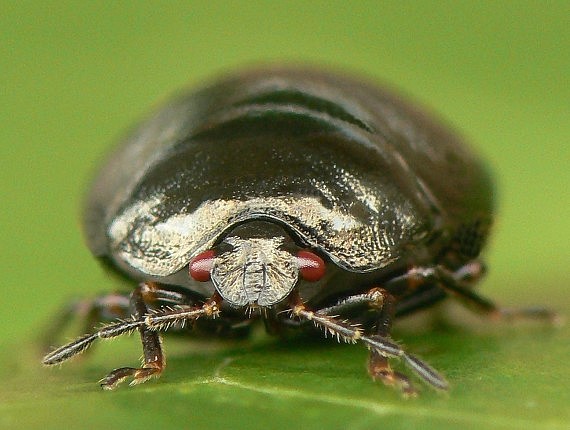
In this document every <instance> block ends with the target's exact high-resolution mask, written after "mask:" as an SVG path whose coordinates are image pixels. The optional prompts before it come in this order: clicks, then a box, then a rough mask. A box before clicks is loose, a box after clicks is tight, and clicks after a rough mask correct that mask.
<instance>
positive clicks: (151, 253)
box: [43, 69, 551, 394]
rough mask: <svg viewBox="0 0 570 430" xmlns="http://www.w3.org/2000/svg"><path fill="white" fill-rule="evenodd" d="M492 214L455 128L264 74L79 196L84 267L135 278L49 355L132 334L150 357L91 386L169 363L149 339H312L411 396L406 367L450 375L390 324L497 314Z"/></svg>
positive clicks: (145, 128) (213, 92) (318, 82)
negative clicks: (241, 335)
mask: <svg viewBox="0 0 570 430" xmlns="http://www.w3.org/2000/svg"><path fill="white" fill-rule="evenodd" d="M492 217H493V186H492V181H491V179H490V176H489V174H488V172H487V170H486V168H485V167H484V165H483V164H482V163H481V161H480V160H479V158H478V157H477V156H475V155H474V154H473V153H472V152H471V151H470V150H469V149H468V148H467V147H466V146H465V144H464V143H463V142H462V139H460V138H459V137H458V136H457V135H456V134H455V133H454V132H452V131H450V130H449V129H448V128H447V127H444V126H442V125H441V124H440V123H439V122H437V121H436V120H434V119H433V118H432V117H431V116H429V115H428V114H427V113H425V112H424V111H423V110H421V109H419V108H418V107H417V106H416V105H413V104H410V103H409V102H407V101H405V100H403V99H402V98H401V97H400V96H398V95H395V94H393V93H391V92H390V91H388V90H385V89H382V88H377V87H375V86H374V85H370V84H369V83H367V82H362V81H359V80H353V79H351V78H347V77H344V76H342V75H336V74H329V73H324V72H319V71H314V70H313V71H311V70H296V69H260V70H254V71H248V72H245V73H241V74H237V75H234V76H229V77H226V78H224V79H221V80H220V81H217V82H215V83H214V84H213V85H211V86H207V87H205V88H203V89H201V90H198V91H196V92H193V93H191V94H189V95H187V94H185V95H182V96H180V97H177V98H175V100H174V101H172V102H171V103H170V104H168V105H167V106H166V107H164V108H163V109H161V110H159V111H158V112H157V113H155V114H154V115H152V116H151V117H150V118H149V119H148V120H147V121H145V122H143V123H142V124H141V125H140V126H139V127H138V128H136V129H135V131H134V132H133V133H132V134H131V135H130V137H129V138H128V139H126V141H125V142H124V143H123V144H122V145H120V146H119V148H118V149H117V150H116V151H115V152H114V153H112V154H111V156H110V157H109V159H108V161H107V163H106V164H105V165H104V166H103V168H102V169H101V171H100V173H99V175H98V176H97V178H96V180H95V181H94V184H93V186H92V188H91V191H90V193H89V195H88V199H87V204H86V208H85V215H84V221H85V222H84V225H85V231H86V236H87V241H88V244H89V247H90V249H91V251H92V252H93V254H94V255H96V256H97V257H99V258H100V259H101V260H102V261H104V262H105V263H106V264H107V265H108V266H110V267H112V268H113V269H115V270H117V271H119V272H120V273H122V274H123V275H125V276H127V277H129V278H131V279H133V280H138V281H140V282H141V283H140V284H139V286H138V287H137V288H136V289H135V290H134V291H133V292H132V293H131V294H130V296H128V295H122V294H113V295H109V296H105V297H101V298H97V299H95V300H92V301H89V302H82V303H81V304H79V305H76V306H72V307H70V308H69V311H68V312H66V313H64V314H63V316H62V321H66V320H68V319H69V318H70V317H71V316H72V315H74V314H77V313H83V314H86V315H89V318H88V320H89V321H90V323H93V322H95V321H96V320H104V319H108V318H109V317H117V320H116V321H115V322H111V323H109V324H107V325H105V326H103V327H102V328H100V329H99V330H97V331H95V332H93V333H89V334H86V335H84V336H82V337H80V338H78V339H77V340H75V341H73V342H71V343H69V344H67V345H65V346H63V347H61V348H58V349H56V350H54V351H52V352H51V353H49V354H48V355H47V356H46V357H45V358H44V361H43V362H44V364H46V365H53V364H57V363H60V362H62V361H65V360H67V359H68V358H70V357H72V356H74V355H76V354H78V353H80V352H82V351H83V350H85V349H86V348H87V347H88V346H89V345H91V343H92V342H93V341H94V340H96V339H99V338H112V337H116V336H119V335H122V334H124V333H129V332H132V331H134V330H138V331H139V332H140V335H141V339H142V344H143V351H144V362H143V365H142V367H140V368H130V367H125V368H119V369H116V370H114V371H112V372H111V373H110V374H109V375H108V376H107V377H106V378H104V379H103V381H102V386H103V388H108V389H112V388H115V387H116V386H117V384H118V383H120V382H121V381H122V380H124V379H125V378H129V377H130V378H132V382H133V383H140V382H143V381H145V380H147V379H148V378H150V377H153V376H158V375H159V374H160V373H161V372H162V370H163V368H164V363H165V362H164V357H163V354H162V351H161V344H160V339H159V332H161V331H166V330H168V329H169V328H171V327H173V328H177V327H178V328H179V327H183V326H200V325H202V326H203V327H209V328H210V329H212V330H218V331H224V332H226V333H230V334H231V332H232V330H237V327H240V330H242V329H243V327H244V325H247V324H249V323H251V322H253V321H255V320H260V319H262V320H264V321H265V325H266V327H267V328H268V330H269V331H270V332H272V333H280V332H281V331H282V330H283V329H284V328H286V327H297V326H298V327H305V326H310V327H313V326H316V327H318V328H320V329H321V330H322V331H323V332H324V333H325V334H331V335H332V336H333V337H336V338H338V339H340V340H343V341H346V342H352V343H363V344H364V345H366V346H367V347H368V348H369V349H370V351H371V355H370V360H369V366H368V368H369V372H370V374H371V375H372V377H373V378H375V379H380V380H382V381H383V382H384V383H386V384H388V385H395V386H397V387H399V388H400V389H401V390H402V391H403V392H404V393H405V394H415V392H416V390H415V388H414V386H413V384H412V382H411V380H410V379H409V378H408V377H407V376H405V375H404V374H402V373H400V372H397V371H395V370H393V369H392V368H391V367H390V364H389V359H391V358H399V359H401V360H402V361H403V362H404V363H405V364H406V365H407V366H408V367H409V368H410V369H411V370H412V371H413V372H414V373H415V374H416V375H417V376H419V377H420V378H421V379H423V380H424V381H425V382H427V383H428V384H429V385H431V386H433V387H435V388H438V389H442V390H445V389H446V388H447V386H448V384H447V382H446V381H445V379H444V378H443V377H442V376H441V375H440V374H439V373H438V372H436V371H435V370H434V369H432V368H431V367H430V366H429V365H428V364H426V363H425V362H424V361H422V360H421V359H419V358H417V357H416V356H414V355H411V354H409V353H407V352H406V351H405V350H403V349H402V348H401V347H400V346H399V345H398V344H397V343H396V342H394V341H393V340H391V338H390V331H391V326H392V321H393V319H394V318H395V317H396V316H399V315H405V314H409V313H411V312H413V311H415V310H418V309H422V308H425V307H427V306H429V305H432V304H434V303H436V302H438V301H440V300H441V299H443V298H445V297H446V296H449V295H452V296H456V297H459V298H460V299H463V300H464V301H465V302H467V303H469V304H471V305H473V306H474V307H475V308H476V309H478V310H479V311H481V312H482V313H484V314H488V315H493V316H497V317H504V316H515V315H519V314H521V315H531V316H532V315H535V316H541V317H549V316H551V314H550V313H549V312H548V311H545V310H540V309H538V310H532V309H529V310H521V311H511V312H508V311H505V310H502V309H499V308H498V307H496V306H495V305H494V304H493V303H492V302H490V301H488V300H486V299H484V298H482V297H480V296H479V295H477V294H476V293H474V292H473V285H474V284H475V283H476V282H477V281H478V279H479V278H480V276H481V274H482V271H483V270H482V264H481V263H480V260H479V254H480V251H481V249H482V247H483V245H484V242H485V240H486V238H487V236H488V232H489V228H490V226H491V222H492Z"/></svg>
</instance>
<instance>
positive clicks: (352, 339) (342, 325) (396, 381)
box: [290, 292, 448, 395]
mask: <svg viewBox="0 0 570 430" xmlns="http://www.w3.org/2000/svg"><path fill="white" fill-rule="evenodd" d="M290 305H291V314H292V316H293V317H297V318H300V319H301V320H303V321H307V322H308V321H310V322H313V323H314V324H315V325H316V326H317V327H319V328H321V329H322V330H323V331H324V332H325V335H326V334H330V335H332V337H336V338H337V339H338V340H339V341H340V340H342V341H344V342H347V343H357V342H362V343H364V344H365V345H366V346H367V347H368V348H369V349H370V350H371V351H372V352H373V353H375V354H377V356H378V358H377V359H373V361H372V362H371V364H370V366H371V367H372V368H373V372H374V373H376V374H377V376H378V377H380V378H381V379H382V380H383V381H384V382H385V383H387V384H389V385H397V386H399V387H400V388H401V389H402V391H403V392H404V393H405V394H409V395H413V394H414V393H415V390H414V388H413V387H412V386H411V383H410V382H409V380H408V378H407V377H406V376H404V375H401V374H399V373H397V372H394V371H392V370H391V369H390V367H389V366H388V364H387V360H388V358H400V359H402V360H403V361H404V363H405V364H406V365H407V366H408V367H409V368H410V369H411V370H412V371H413V372H415V373H416V375H418V376H419V377H420V378H421V379H423V380H424V381H425V382H426V383H428V384H430V385H431V386H433V387H434V388H437V389H440V390H446V389H447V388H448V384H447V381H446V380H445V378H443V376H441V375H440V374H439V373H438V372H437V371H436V370H435V369H433V368H432V367H431V366H429V365H428V364H427V363H425V362H424V361H422V360H420V359H419V358H418V357H415V356H414V355H411V354H409V353H407V352H406V351H404V350H403V349H402V348H401V347H400V346H399V345H398V344H397V343H395V342H394V341H392V340H391V339H389V338H388V337H387V336H382V335H380V334H375V335H372V336H368V335H366V334H364V332H363V330H362V329H361V328H360V327H358V326H356V325H354V324H351V323H350V322H349V321H346V320H342V319H340V318H339V317H336V316H331V315H326V314H324V313H320V312H314V311H312V310H310V309H308V308H307V307H306V306H305V304H304V303H303V302H302V300H301V299H300V297H299V295H298V293H297V292H293V293H292V295H291V296H290ZM387 312H388V313H390V312H392V310H388V311H387ZM379 321H380V323H381V324H384V328H381V329H380V331H381V332H384V331H385V330H386V329H389V328H390V321H391V319H388V320H384V321H383V322H382V318H381V319H380V320H379ZM382 357H383V358H384V359H385V362H382V360H383V359H382ZM381 374H383V376H381Z"/></svg>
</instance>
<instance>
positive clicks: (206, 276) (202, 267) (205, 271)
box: [189, 249, 216, 282]
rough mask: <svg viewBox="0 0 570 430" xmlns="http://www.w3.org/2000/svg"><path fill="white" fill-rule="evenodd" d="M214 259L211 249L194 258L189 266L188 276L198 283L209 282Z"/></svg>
mask: <svg viewBox="0 0 570 430" xmlns="http://www.w3.org/2000/svg"><path fill="white" fill-rule="evenodd" d="M215 257H216V254H215V253H214V251H213V250H211V249H209V250H208V251H204V252H202V253H201V254H198V255H197V256H196V257H194V258H193V259H192V261H191V262H190V265H189V269H190V276H192V278H193V279H195V280H196V281H198V282H206V281H209V280H210V271H211V270H212V266H213V265H214V258H215Z"/></svg>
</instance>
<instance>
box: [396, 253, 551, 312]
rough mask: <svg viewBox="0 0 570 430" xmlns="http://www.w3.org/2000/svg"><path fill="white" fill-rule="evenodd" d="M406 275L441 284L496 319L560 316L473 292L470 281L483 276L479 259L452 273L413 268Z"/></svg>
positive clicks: (421, 282) (427, 282)
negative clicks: (499, 303) (499, 302)
mask: <svg viewBox="0 0 570 430" xmlns="http://www.w3.org/2000/svg"><path fill="white" fill-rule="evenodd" d="M404 276H405V277H407V278H409V279H410V280H411V281H413V282H416V283H420V284H434V285H438V286H439V287H440V288H441V289H443V290H444V291H446V292H447V293H450V294H452V295H453V296H456V297H457V298H459V299H460V300H462V301H463V302H465V303H466V304H467V305H468V306H470V307H471V308H473V309H474V310H475V311H477V312H479V313H481V314H483V315H487V316H489V317H491V318H493V319H502V320H514V319H539V320H546V321H551V322H554V321H556V320H557V318H558V315H557V314H556V313H555V312H553V311H552V310H550V309H546V308H543V307H531V308H521V309H505V308H501V307H499V306H497V305H496V304H495V303H493V302H492V301H491V300H489V299H486V298H485V297H482V296H480V295H479V294H477V293H476V292H474V291H473V290H472V288H471V283H472V281H473V280H477V279H478V278H479V277H480V276H481V265H480V263H478V262H477V261H472V262H470V263H467V264H466V265H465V266H463V267H461V268H460V269H459V270H457V271H456V272H452V271H450V270H448V269H446V268H445V267H443V266H433V267H417V268H413V269H410V270H409V271H408V272H407V273H406V274H405V275H404Z"/></svg>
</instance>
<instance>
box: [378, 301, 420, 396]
mask: <svg viewBox="0 0 570 430" xmlns="http://www.w3.org/2000/svg"><path fill="white" fill-rule="evenodd" d="M379 291H380V292H381V294H382V297H383V299H382V303H383V306H382V307H381V308H380V309H379V311H378V317H377V320H376V333H375V334H376V335H377V336H381V337H383V338H389V337H390V331H391V329H392V321H393V320H394V315H395V310H396V299H395V298H394V297H393V296H392V295H391V294H390V293H388V292H387V291H386V290H379ZM368 373H369V374H370V376H372V379H374V380H376V379H380V380H381V381H382V382H383V383H384V384H385V385H390V386H396V387H399V388H400V390H401V391H402V393H403V394H404V395H406V396H414V395H416V394H417V391H416V389H415V388H414V386H413V384H412V382H411V381H410V379H409V378H408V377H407V376H405V375H404V374H402V373H400V372H396V371H394V370H392V368H391V367H390V363H389V362H388V357H387V356H386V355H384V354H381V353H380V352H378V351H377V350H374V349H372V350H370V357H369V359H368Z"/></svg>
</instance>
